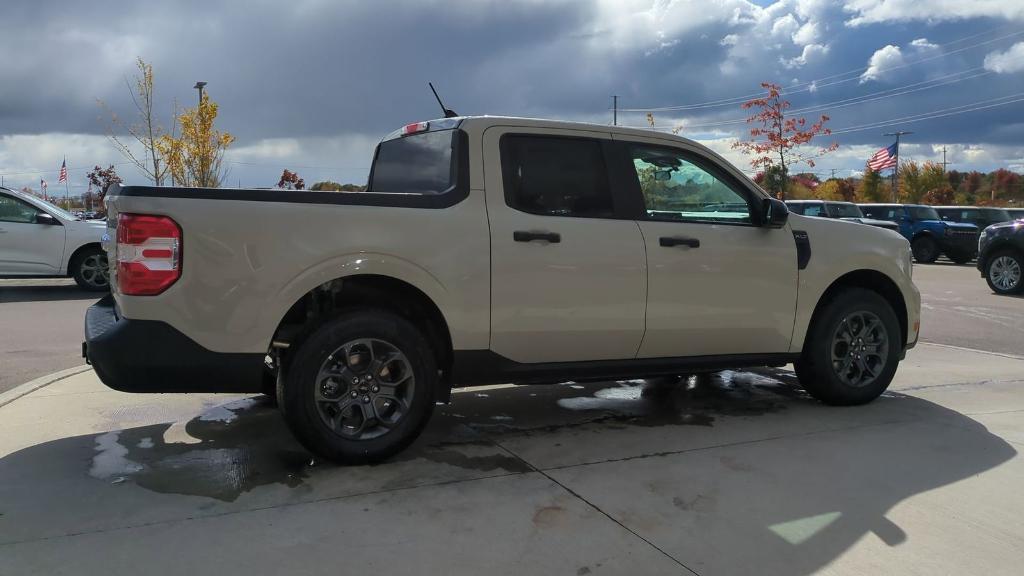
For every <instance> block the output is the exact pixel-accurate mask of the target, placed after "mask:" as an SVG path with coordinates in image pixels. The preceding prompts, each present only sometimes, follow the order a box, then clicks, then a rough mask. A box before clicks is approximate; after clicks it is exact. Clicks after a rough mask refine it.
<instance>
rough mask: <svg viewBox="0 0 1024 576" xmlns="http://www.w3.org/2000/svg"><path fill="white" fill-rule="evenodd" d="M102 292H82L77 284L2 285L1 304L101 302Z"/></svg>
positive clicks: (0, 288) (0, 292)
mask: <svg viewBox="0 0 1024 576" xmlns="http://www.w3.org/2000/svg"><path fill="white" fill-rule="evenodd" d="M103 294H104V293H102V292H89V291H88V290H82V289H81V288H79V287H78V285H76V284H68V285H61V286H53V285H49V284H43V283H40V284H38V285H22V284H17V285H11V284H4V283H0V304H2V303H5V302H53V301H56V300H99V299H100V298H102V297H103Z"/></svg>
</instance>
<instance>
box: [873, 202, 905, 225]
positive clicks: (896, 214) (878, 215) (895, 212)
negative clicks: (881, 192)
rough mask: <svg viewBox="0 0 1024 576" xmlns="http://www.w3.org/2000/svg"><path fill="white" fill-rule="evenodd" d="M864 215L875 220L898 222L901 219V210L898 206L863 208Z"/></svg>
mask: <svg viewBox="0 0 1024 576" xmlns="http://www.w3.org/2000/svg"><path fill="white" fill-rule="evenodd" d="M863 211H864V215H865V216H867V217H868V218H875V219H876V220H891V221H892V222H896V221H898V220H899V219H900V218H902V217H903V208H902V207H900V206H864V209H863Z"/></svg>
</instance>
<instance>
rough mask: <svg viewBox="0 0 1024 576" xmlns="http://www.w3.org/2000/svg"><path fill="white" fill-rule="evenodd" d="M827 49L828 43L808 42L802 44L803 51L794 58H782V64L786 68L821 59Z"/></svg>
mask: <svg viewBox="0 0 1024 576" xmlns="http://www.w3.org/2000/svg"><path fill="white" fill-rule="evenodd" d="M828 51H829V47H828V44H808V45H807V46H804V49H803V52H801V53H800V55H799V56H797V57H796V58H790V59H788V60H787V59H782V65H783V66H785V67H786V68H799V67H801V66H804V65H806V64H812V63H814V62H818V61H821V60H822V59H823V58H824V57H825V56H826V55H827V54H828Z"/></svg>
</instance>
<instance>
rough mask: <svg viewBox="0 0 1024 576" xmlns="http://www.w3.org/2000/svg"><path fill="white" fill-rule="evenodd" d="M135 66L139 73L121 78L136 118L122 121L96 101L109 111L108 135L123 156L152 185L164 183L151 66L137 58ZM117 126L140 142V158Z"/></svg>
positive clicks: (163, 163)
mask: <svg viewBox="0 0 1024 576" xmlns="http://www.w3.org/2000/svg"><path fill="white" fill-rule="evenodd" d="M135 65H136V66H137V67H138V69H139V73H138V74H136V75H135V76H133V77H132V80H133V81H134V87H133V86H132V82H130V81H129V80H128V78H125V79H124V82H125V85H126V86H127V87H128V93H129V94H130V95H131V97H132V103H133V104H135V109H136V110H137V114H138V121H137V122H134V123H131V124H124V123H123V122H122V121H121V119H120V118H119V117H118V116H117V114H116V113H114V112H113V111H111V110H110V109H109V108H108V107H107V105H106V104H104V103H103V101H102V100H100V101H99V104H100V106H102V107H103V108H104V109H105V110H106V111H107V112H109V113H110V126H109V129H108V130H107V137H108V138H110V141H111V142H112V143H113V144H114V147H115V148H117V150H118V152H120V153H121V154H122V155H123V156H124V157H125V158H127V159H128V160H130V161H131V162H132V163H133V164H135V167H136V168H138V169H139V170H140V171H141V172H142V173H143V174H145V175H146V176H147V177H148V178H149V179H150V180H152V181H153V184H155V185H157V186H160V185H161V184H163V179H164V176H166V175H167V165H166V163H165V162H163V158H162V155H161V153H160V150H159V148H158V147H157V146H156V142H157V141H158V140H159V139H160V137H161V136H162V135H163V133H164V132H163V129H162V128H161V127H160V125H159V124H158V123H156V122H155V121H154V118H153V65H152V64H147V63H146V62H145V61H144V60H143V59H142V58H139V59H137V60H136V62H135ZM119 128H123V129H124V131H126V132H127V133H128V134H129V135H130V136H131V137H132V138H134V139H135V140H136V141H137V142H138V143H139V144H141V145H142V150H143V155H142V157H141V158H140V157H139V156H138V155H136V152H134V151H132V147H131V146H129V144H128V143H126V142H124V141H123V140H121V138H120V137H118V135H117V131H118V129H119Z"/></svg>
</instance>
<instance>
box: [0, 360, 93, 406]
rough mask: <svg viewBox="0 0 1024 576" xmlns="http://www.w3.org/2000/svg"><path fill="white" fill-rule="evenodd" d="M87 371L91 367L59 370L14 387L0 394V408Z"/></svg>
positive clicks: (84, 365)
mask: <svg viewBox="0 0 1024 576" xmlns="http://www.w3.org/2000/svg"><path fill="white" fill-rule="evenodd" d="M89 370H92V366H89V365H88V364H82V365H81V366H75V367H74V368H68V369H67V370H61V371H60V372H54V373H53V374H49V375H47V376H42V377H39V378H36V379H35V380H31V381H29V382H26V383H24V384H22V385H20V386H16V387H14V388H12V389H10V390H8V391H7V392H4V393H3V394H0V408H2V407H4V406H6V405H8V404H10V403H11V402H14V401H15V400H17V399H18V398H21V397H22V396H25V395H26V394H31V393H33V392H35V391H36V390H39V389H40V388H45V387H46V386H49V385H50V384H53V383H54V382H57V381H60V380H63V379H65V378H69V377H71V376H74V375H75V374H81V373H82V372H87V371H89Z"/></svg>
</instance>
